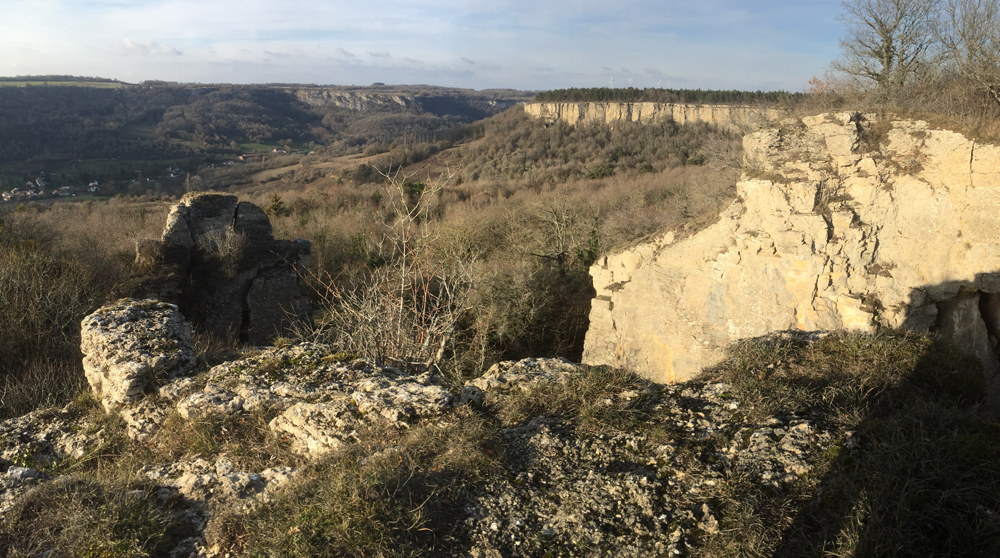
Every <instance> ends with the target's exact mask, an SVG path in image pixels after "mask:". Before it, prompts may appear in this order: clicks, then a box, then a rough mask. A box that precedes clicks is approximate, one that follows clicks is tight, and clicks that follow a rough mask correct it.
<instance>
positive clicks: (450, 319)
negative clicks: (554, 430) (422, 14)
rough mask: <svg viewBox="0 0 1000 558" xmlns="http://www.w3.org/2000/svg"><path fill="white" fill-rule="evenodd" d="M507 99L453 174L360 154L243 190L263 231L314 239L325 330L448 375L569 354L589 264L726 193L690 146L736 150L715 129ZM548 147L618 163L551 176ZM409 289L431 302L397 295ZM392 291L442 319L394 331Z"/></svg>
mask: <svg viewBox="0 0 1000 558" xmlns="http://www.w3.org/2000/svg"><path fill="white" fill-rule="evenodd" d="M519 112H520V111H517V112H515V111H511V112H510V113H509V114H505V115H502V116H498V117H495V118H494V119H492V120H491V122H489V123H487V124H486V125H485V129H484V136H483V138H481V139H480V140H475V141H472V142H471V143H468V144H466V145H465V146H464V148H463V154H462V155H461V157H460V159H458V162H459V163H460V164H463V165H465V166H464V168H463V169H462V170H461V171H460V172H458V173H456V174H455V175H454V176H450V177H449V176H448V175H447V173H446V174H444V175H443V176H438V177H436V178H435V177H434V176H428V175H424V176H419V175H405V174H400V175H393V176H392V177H391V179H387V177H383V176H378V173H377V169H376V168H375V167H371V166H368V167H367V169H368V174H369V175H370V176H378V177H379V178H381V180H380V181H378V182H364V181H357V182H355V181H352V180H337V181H334V180H331V179H327V180H326V181H321V182H318V183H316V184H317V185H316V186H315V187H305V188H302V189H301V190H298V191H286V192H283V193H279V192H273V191H260V192H258V193H254V194H251V195H249V196H248V199H249V200H250V201H254V202H255V203H257V204H258V205H260V206H262V207H268V208H270V213H271V219H272V222H273V223H274V227H275V232H276V234H278V235H279V236H282V237H286V238H307V239H310V240H312V241H313V273H314V274H315V278H314V279H315V286H316V288H317V289H318V291H319V292H320V293H321V294H323V295H324V298H326V302H327V303H328V304H329V305H328V306H327V308H326V310H325V311H326V312H327V316H326V317H325V318H321V319H320V323H321V324H325V327H324V328H322V329H323V331H325V332H327V333H329V334H331V335H332V337H327V340H334V341H336V342H338V343H347V344H349V345H350V348H351V351H352V352H355V353H358V354H366V355H369V356H373V357H378V358H383V357H386V356H389V357H391V358H392V359H395V360H397V361H419V362H424V363H427V362H428V361H429V360H430V361H433V362H434V363H437V364H439V365H440V366H442V368H444V369H446V372H448V373H449V374H450V375H451V376H452V377H453V378H456V379H457V378H460V377H463V376H469V375H474V374H478V373H481V372H482V371H484V370H485V368H486V367H488V366H490V365H491V364H492V363H494V362H496V361H497V360H500V359H514V358H521V357H527V356H541V355H545V356H564V357H567V358H570V359H576V360H579V358H580V356H581V352H582V348H583V347H582V343H583V337H584V335H585V333H586V329H587V324H588V314H589V310H590V299H591V298H592V297H593V295H594V292H593V289H592V287H591V282H590V277H589V275H588V273H587V270H588V267H589V266H590V265H591V264H592V263H594V262H595V261H596V260H597V258H598V257H600V255H601V254H603V253H605V252H606V251H607V250H609V249H611V248H612V247H615V246H621V245H623V244H626V243H629V242H632V241H634V240H636V239H638V238H641V237H643V236H645V235H649V234H652V233H654V232H657V231H660V230H663V229H665V228H674V229H679V232H681V233H682V234H683V232H684V230H694V229H697V228H699V227H701V226H704V225H705V224H706V223H708V222H711V221H712V220H714V219H715V218H716V216H717V215H718V211H719V210H720V209H721V207H722V206H723V204H725V203H726V202H727V201H728V200H729V199H731V197H732V196H733V195H734V190H733V186H734V185H735V182H736V178H737V175H738V170H736V169H734V168H731V167H726V166H724V165H721V164H719V165H713V164H712V163H716V162H718V161H716V160H715V159H713V157H714V156H715V155H714V153H715V152H714V151H712V150H708V149H706V150H703V149H702V147H703V146H704V145H705V144H707V143H708V142H709V141H710V140H713V141H721V142H724V143H726V145H728V146H729V147H730V148H735V149H738V147H737V146H738V140H736V139H734V138H733V136H732V135H730V134H729V133H727V132H722V131H719V130H713V129H711V128H708V127H704V126H695V127H692V129H690V130H685V129H684V128H678V127H676V126H673V125H668V126H664V127H656V126H654V127H652V128H651V130H643V129H641V128H638V127H636V128H629V129H628V130H626V131H614V130H612V129H611V128H610V127H608V126H596V127H582V128H580V129H577V130H573V129H570V128H568V127H555V126H550V127H548V128H546V127H545V125H544V124H543V123H541V122H538V121H533V120H530V119H526V118H525V117H523V115H521V114H519ZM629 132H634V137H632V138H631V139H628V138H629ZM607 140H610V141H609V142H607V143H606V141H607ZM615 142H617V143H615ZM602 145H604V148H603V149H602V148H601V146H602ZM553 146H556V147H553ZM609 146H610V147H609ZM555 148H559V149H562V150H564V151H565V152H567V153H573V154H574V155H573V157H574V159H573V161H572V162H573V163H574V164H577V165H581V166H582V164H584V163H591V164H593V165H594V166H595V168H598V169H600V168H601V167H602V166H605V165H615V164H617V165H620V166H616V167H612V168H613V170H611V171H609V172H608V173H607V174H598V173H590V174H591V178H588V177H587V176H586V175H585V174H583V173H582V172H578V173H573V174H572V175H570V177H569V178H568V179H566V178H563V179H560V178H559V177H558V172H559V171H560V169H562V168H565V163H563V162H562V161H561V160H559V159H556V160H555V161H549V160H546V159H545V158H544V155H543V154H544V153H546V152H547V151H550V150H552V149H555ZM628 149H634V150H635V151H639V152H640V153H641V154H645V155H646V156H648V157H649V158H648V159H646V160H645V161H649V163H648V166H649V167H652V168H644V165H643V161H644V160H643V159H641V158H639V157H634V158H632V159H628V158H627V157H626V156H625V155H624V153H625V152H626V151H627V150H628ZM643 149H646V150H648V152H647V151H644V150H643ZM525 154H530V156H531V157H536V158H537V159H535V160H533V163H534V164H536V165H537V167H536V168H537V169H538V172H537V173H535V174H531V175H528V177H526V176H525V173H522V172H515V171H514V170H512V169H506V170H505V169H504V168H503V167H501V168H498V169H494V170H492V171H491V172H490V173H488V174H487V173H483V172H482V171H478V172H479V174H480V176H478V177H477V178H478V180H472V179H471V178H469V179H467V180H460V177H465V176H467V175H469V174H475V173H476V172H477V170H478V169H479V167H478V165H480V164H483V163H488V162H489V161H493V160H501V161H503V160H509V159H510V158H514V157H525V156H526V155H525ZM444 155H448V156H452V157H454V156H455V153H454V152H453V151H452V152H449V153H446V154H444ZM608 157H618V158H616V159H609V158H608ZM695 157H697V158H698V160H697V161H692V160H691V159H692V158H695ZM433 161H434V160H433V159H432V160H431V164H433ZM695 162H697V163H699V164H694V163H695ZM685 163H687V164H685ZM549 165H551V166H549ZM653 165H655V167H654V166H653ZM435 170H438V171H440V170H444V169H435ZM319 184H322V186H319ZM412 211H416V213H415V214H411V212H412ZM400 227H402V229H403V230H405V231H406V232H405V234H404V233H403V232H402V230H401V229H400ZM418 262H419V264H418ZM392 285H396V286H401V285H402V287H400V289H401V290H399V289H397V290H396V291H394V290H393V287H392ZM446 291H447V292H446ZM394 293H395V294H394ZM417 299H420V301H421V304H430V305H431V307H433V310H432V311H431V310H427V307H426V306H425V307H423V309H422V310H419V311H414V310H413V308H412V307H408V306H406V305H405V301H407V300H409V301H413V300H417ZM455 299H461V301H462V304H460V305H459V307H456V306H455V304H454V300H455ZM428 301H430V302H429V303H428ZM393 304H396V305H397V306H396V308H397V310H396V312H397V314H405V315H406V316H410V315H411V312H412V313H413V315H416V316H417V320H416V321H417V322H419V320H420V319H427V320H430V321H433V322H434V323H435V324H445V325H440V327H438V326H434V327H437V328H438V329H434V327H432V328H430V329H424V326H425V325H426V324H422V325H414V326H413V327H409V326H408V327H404V328H402V329H404V330H405V331H406V334H407V335H411V334H412V339H410V340H409V341H406V342H404V340H402V339H398V337H399V332H398V330H399V329H400V326H399V324H400V323H401V322H403V321H406V322H407V323H409V324H414V323H416V322H414V321H413V320H410V319H409V318H407V320H401V319H396V320H395V324H396V325H395V326H391V324H390V323H389V322H385V323H378V324H376V323H375V322H378V321H379V320H381V319H384V318H385V317H386V316H391V315H392V312H391V309H392V308H393ZM400 304H402V305H403V306H402V307H400V306H399V305H400ZM439 310H440V311H441V312H444V313H445V314H448V316H444V315H441V314H440V313H439ZM441 320H443V321H441ZM441 328H444V329H445V330H447V332H446V334H444V335H443V336H442V335H441V334H440V329H441ZM431 330H434V333H433V334H428V332H429V331H431ZM391 335H396V336H397V339H396V340H392V339H390V337H391ZM362 337H363V338H364V341H360V339H361V338H362ZM445 338H446V339H445ZM386 345H393V346H394V347H396V348H395V349H391V350H390V349H389V348H387V347H386ZM366 346H367V347H368V349H370V350H371V351H372V352H371V353H368V352H367V349H366ZM404 346H406V347H410V349H407V350H402V349H400V348H401V347H404ZM442 347H443V348H442ZM432 348H433V350H431V349H432Z"/></svg>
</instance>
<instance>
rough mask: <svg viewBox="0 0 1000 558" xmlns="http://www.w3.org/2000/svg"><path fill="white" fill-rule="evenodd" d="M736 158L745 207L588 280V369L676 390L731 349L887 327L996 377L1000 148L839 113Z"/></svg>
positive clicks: (627, 254) (795, 125) (759, 136)
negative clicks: (764, 339) (614, 371)
mask: <svg viewBox="0 0 1000 558" xmlns="http://www.w3.org/2000/svg"><path fill="white" fill-rule="evenodd" d="M744 148H745V152H746V158H747V160H746V165H747V171H746V172H745V173H744V175H743V178H742V180H741V181H740V182H739V183H738V184H737V190H738V195H739V198H738V199H737V201H735V202H734V203H733V204H732V205H731V206H730V207H729V208H727V209H726V210H725V211H723V213H722V214H721V216H720V218H719V221H718V222H717V223H716V224H714V225H712V226H711V227H709V228H707V229H705V230H703V231H701V232H699V233H698V234H696V235H694V236H692V237H689V238H686V239H683V240H679V241H676V240H675V238H674V234H673V233H671V232H667V233H666V234H663V235H662V236H660V237H659V238H656V239H654V240H653V241H651V242H648V243H645V244H641V245H639V246H636V247H634V248H631V249H627V250H625V251H622V252H620V253H616V254H613V255H609V256H608V257H606V258H603V259H601V260H600V261H599V262H598V263H597V264H596V265H594V266H593V267H592V268H591V271H590V273H591V275H592V276H593V279H594V287H595V289H596V291H597V296H596V298H595V299H594V301H593V306H592V309H591V316H590V319H591V325H590V330H589V331H588V333H587V338H586V346H585V350H584V361H585V362H587V363H591V364H614V365H621V366H629V367H632V368H634V369H636V370H638V371H641V373H642V374H644V375H645V376H647V377H649V378H651V379H653V380H655V381H658V382H666V383H672V382H679V381H683V380H686V379H689V378H692V377H693V376H695V375H697V374H699V373H700V372H701V371H702V369H703V368H704V367H706V366H710V365H713V364H715V363H716V362H718V361H719V360H720V358H721V357H722V350H723V348H724V347H725V346H726V345H727V344H728V343H730V342H732V341H735V340H739V339H745V338H750V337H755V336H759V335H763V334H765V333H767V332H771V331H776V330H786V329H794V330H803V331H814V330H838V329H849V330H873V329H876V328H878V327H892V328H909V329H914V330H919V331H937V332H938V333H940V334H941V335H942V336H944V337H945V338H947V339H949V340H951V341H953V342H955V343H956V344H958V345H959V346H960V347H961V348H962V349H963V350H964V351H966V352H967V353H969V354H974V355H976V356H978V357H979V358H980V359H981V360H982V362H983V364H984V366H985V367H986V370H987V373H988V375H989V379H990V380H993V379H994V377H995V376H996V373H997V371H998V370H1000V361H998V358H997V338H998V337H1000V294H998V293H1000V243H998V242H997V240H998V233H1000V219H998V209H1000V147H997V146H992V145H982V144H978V143H977V142H976V141H975V140H971V139H968V138H966V137H964V136H962V135H961V134H958V133H955V132H949V131H944V130H935V129H932V128H931V127H930V126H929V125H928V124H927V123H926V122H922V121H891V122H890V121H886V122H881V123H873V122H872V120H871V119H870V118H866V117H865V116H864V115H860V114H850V113H843V114H837V115H820V116H815V117H809V118H803V119H801V120H794V121H792V120H786V121H783V122H782V124H781V126H780V127H779V128H773V129H764V130H761V131H758V132H755V133H753V134H750V135H748V136H747V137H745V139H744ZM997 383H998V382H994V386H993V389H994V390H996V387H997V386H996V384H997Z"/></svg>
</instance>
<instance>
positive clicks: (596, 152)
mask: <svg viewBox="0 0 1000 558" xmlns="http://www.w3.org/2000/svg"><path fill="white" fill-rule="evenodd" d="M469 135H470V136H471V137H479V140H478V141H473V142H468V143H466V144H464V145H463V146H462V148H461V159H460V164H461V171H460V173H459V174H458V176H459V177H461V179H462V180H479V179H482V178H489V179H505V178H517V179H527V180H536V181H543V182H565V181H567V180H570V179H577V178H608V177H610V176H612V175H614V174H616V173H626V174H627V173H632V172H638V173H658V172H661V171H663V170H668V169H672V168H676V167H682V166H692V165H693V166H698V165H704V164H711V165H714V166H726V165H729V166H738V164H739V163H738V161H736V160H734V159H733V157H731V156H729V157H727V156H726V153H730V154H731V153H733V152H741V149H742V147H741V141H742V138H741V137H740V136H739V135H738V134H736V133H731V132H727V131H725V130H721V129H718V128H715V127H713V126H709V125H707V124H701V123H697V124H690V125H685V126H681V125H679V124H677V123H675V122H673V121H663V122H655V123H650V124H638V123H634V122H627V123H619V124H617V125H615V126H608V125H606V124H596V123H595V124H587V125H577V126H573V125H570V124H568V123H566V122H562V121H557V122H554V123H551V124H542V123H540V122H538V121H537V120H535V119H532V118H531V117H529V116H528V115H526V114H525V113H524V111H520V110H510V111H507V112H504V113H503V114H500V115H497V116H495V117H493V118H491V119H489V120H486V121H484V123H483V124H481V128H480V129H479V130H476V131H470V132H469Z"/></svg>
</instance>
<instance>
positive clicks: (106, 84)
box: [0, 81, 126, 89]
mask: <svg viewBox="0 0 1000 558" xmlns="http://www.w3.org/2000/svg"><path fill="white" fill-rule="evenodd" d="M28 85H30V86H32V87H52V86H67V85H69V86H73V87H96V88H98V89H118V88H120V87H125V86H126V84H124V83H118V82H110V81H0V87H25V86H28Z"/></svg>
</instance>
